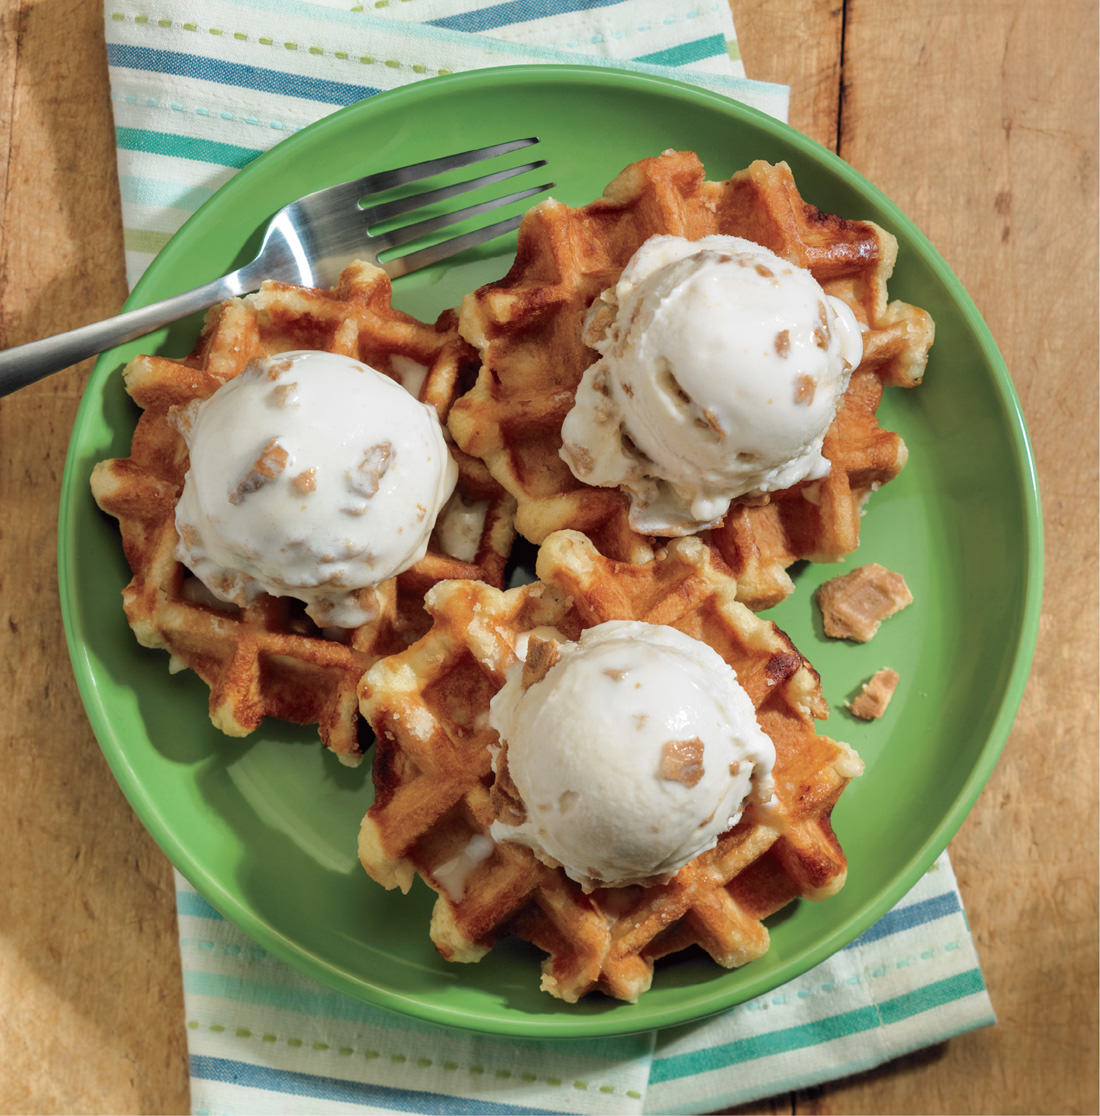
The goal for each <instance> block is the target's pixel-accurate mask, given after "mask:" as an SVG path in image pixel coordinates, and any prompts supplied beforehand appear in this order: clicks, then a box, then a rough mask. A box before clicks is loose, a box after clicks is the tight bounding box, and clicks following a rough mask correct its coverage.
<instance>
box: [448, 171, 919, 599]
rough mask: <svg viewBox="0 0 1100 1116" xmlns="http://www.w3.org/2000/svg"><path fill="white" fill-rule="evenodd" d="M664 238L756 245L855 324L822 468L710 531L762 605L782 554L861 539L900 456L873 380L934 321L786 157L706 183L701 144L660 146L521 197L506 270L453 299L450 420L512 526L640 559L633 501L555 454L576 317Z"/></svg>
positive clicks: (573, 362)
mask: <svg viewBox="0 0 1100 1116" xmlns="http://www.w3.org/2000/svg"><path fill="white" fill-rule="evenodd" d="M658 233H669V234H674V235H679V236H684V237H687V238H688V239H692V240H695V239H698V238H700V237H702V236H706V235H708V234H714V233H723V234H729V235H734V236H741V237H745V238H746V239H749V240H753V241H755V242H757V243H759V244H763V245H764V246H765V247H767V248H770V249H771V250H772V251H774V252H775V253H777V254H778V255H780V256H782V257H784V258H786V259H789V260H791V261H792V262H793V263H795V264H798V265H800V266H803V267H807V268H808V269H809V270H810V271H811V273H812V274H813V275H814V277H815V278H816V279H817V280H818V282H819V283H821V285H822V286H823V288H824V289H825V291H826V292H827V293H829V294H832V295H836V296H838V297H840V298H842V299H844V301H845V302H847V303H848V304H849V305H850V306H851V307H852V309H853V311H854V312H855V315H856V317H857V319H858V320H859V322H860V323H861V325H862V326H864V327H865V332H864V338H863V339H864V356H863V360H862V362H861V364H860V365H859V367H858V368H857V369H856V370H855V372H854V374H853V376H852V378H851V382H850V386H849V388H848V391H847V394H846V396H845V398H844V400H843V403H842V406H841V407H840V409H839V413H838V415H837V417H836V420H835V422H834V423H833V425H832V428H831V429H830V431H829V433H828V436H827V437H826V440H825V444H824V447H823V452H824V455H825V456H826V457H827V458H828V459H829V460H830V462H831V463H832V468H831V471H830V473H829V476H828V477H827V478H826V479H824V480H822V481H819V482H815V483H813V484H806V483H803V484H800V485H796V486H794V487H793V488H791V489H788V490H785V491H783V492H779V493H774V494H772V496H771V498H770V499H757V500H746V501H742V502H741V503H738V504H735V505H734V507H733V508H732V509H731V511H730V512H729V514H728V515H727V516H726V519H725V522H724V523H723V524H722V525H721V527H719V528H717V529H715V530H714V531H713V532H711V534H710V536H709V538H710V541H711V542H712V543H713V545H714V546H715V547H716V548H717V549H718V551H719V552H720V553H721V555H722V557H723V558H724V559H725V561H726V563H727V564H728V565H729V566H730V568H731V569H732V570H733V572H734V573H735V574H736V576H737V579H738V587H739V588H738V593H739V596H740V599H741V600H742V601H744V602H745V603H747V604H748V605H749V606H750V607H752V608H754V609H761V608H765V607H768V606H770V605H772V604H775V603H777V602H778V601H779V600H782V599H783V598H784V597H785V596H786V595H787V594H788V593H789V592H790V591H791V589H792V588H793V586H792V583H791V581H790V578H789V576H788V575H787V572H786V570H787V568H788V567H789V566H790V565H791V564H792V563H793V562H795V561H796V560H798V559H802V558H806V559H812V560H817V561H835V560H837V559H839V558H841V557H843V556H844V555H846V554H849V553H851V552H852V551H853V550H854V549H855V548H856V546H857V545H858V542H859V517H860V511H861V508H862V505H863V503H864V501H865V500H866V498H867V496H868V495H869V493H870V492H871V491H873V490H874V489H875V488H877V487H878V486H880V485H881V484H883V483H885V482H886V481H889V480H890V479H892V478H893V477H894V476H896V475H897V473H898V472H899V471H900V469H901V467H902V466H903V464H904V463H905V458H906V449H905V445H904V443H903V442H902V440H901V438H900V437H899V436H898V435H897V434H894V433H891V432H889V431H886V430H883V429H882V428H881V427H880V426H879V424H878V421H877V419H876V410H877V408H878V405H879V401H880V399H881V396H882V390H883V387H884V385H897V386H902V387H911V386H913V385H915V384H917V383H919V382H920V379H921V376H922V375H923V372H924V367H925V363H926V360H927V353H928V348H929V346H930V344H931V342H932V334H933V325H932V321H931V319H930V318H929V316H928V314H927V313H925V312H924V311H923V310H920V309H918V308H916V307H913V306H909V305H907V304H905V303H902V302H897V301H895V302H889V301H887V293H886V282H887V279H888V278H889V276H890V274H891V272H892V270H893V266H894V260H895V256H896V253H897V242H896V241H895V239H894V237H892V236H891V235H890V234H889V233H887V232H885V231H884V230H883V229H881V228H879V227H878V226H876V225H874V224H871V223H870V222H866V221H850V220H845V219H842V218H840V217H837V216H832V215H829V214H825V213H821V212H820V211H819V210H817V209H816V208H814V207H813V206H812V205H809V204H808V203H806V202H804V201H803V200H802V198H801V196H800V195H799V193H798V190H797V188H796V187H795V184H794V180H793V178H792V176H791V171H790V169H789V168H788V167H787V165H786V164H785V163H779V164H777V165H770V164H767V163H764V162H755V163H753V164H752V165H751V166H749V167H748V168H747V169H746V170H743V171H740V172H739V173H737V174H735V175H734V176H733V177H732V178H730V179H729V180H728V181H724V182H711V181H707V180H706V179H705V178H704V172H703V167H702V164H701V163H700V162H699V159H698V157H697V156H695V155H694V154H691V153H685V152H671V151H670V152H665V153H664V154H662V155H660V156H657V157H654V158H650V159H644V160H642V161H640V162H638V163H634V164H632V165H631V166H629V167H627V168H626V169H625V170H624V171H623V172H622V173H621V174H620V175H619V176H618V177H617V178H616V179H615V180H614V181H613V182H612V183H611V184H610V185H609V186H608V187H607V189H606V190H605V191H604V194H603V196H602V197H601V198H599V199H598V200H597V201H595V202H592V203H591V204H589V205H584V206H581V207H579V208H570V207H568V206H566V205H563V204H562V203H560V202H558V201H555V200H553V199H550V200H547V201H544V202H542V203H541V204H539V205H537V206H536V207H534V208H533V209H532V210H530V211H529V212H528V213H527V215H526V216H525V218H524V222H523V224H522V226H521V227H520V232H519V246H518V252H517V255H516V258H515V262H514V264H513V266H512V268H511V270H510V271H509V272H508V274H507V275H506V276H505V277H504V278H503V279H501V280H500V281H499V282H496V283H492V284H489V285H488V286H485V287H482V288H480V289H479V290H477V291H474V292H472V293H471V294H469V295H468V296H467V297H466V299H465V300H464V302H463V305H462V309H461V316H460V324H459V328H460V330H461V332H462V334H463V336H465V337H466V338H467V339H468V340H469V341H470V342H471V343H472V344H474V345H475V346H476V347H477V348H478V350H479V352H480V354H481V360H482V367H481V371H480V374H479V376H478V379H477V383H476V384H475V385H474V387H473V388H472V389H471V390H470V391H469V392H468V393H467V394H466V395H464V396H463V397H462V398H461V399H459V400H458V401H457V402H456V404H455V406H454V407H453V408H452V410H451V413H450V419H449V424H450V429H451V431H452V433H453V435H454V438H455V441H456V442H457V444H458V445H459V446H460V447H461V448H462V449H463V450H464V451H466V452H467V453H469V454H472V455H474V456H476V457H478V458H480V459H482V460H483V461H485V463H486V464H487V466H488V468H489V470H490V472H491V473H492V474H493V476H494V477H496V478H497V480H499V481H500V483H501V484H502V485H503V486H504V487H505V488H506V489H507V490H508V491H509V492H511V493H512V494H513V495H514V496H515V497H516V500H517V502H518V511H517V518H516V526H517V529H518V530H519V532H520V533H521V534H522V535H524V536H525V537H526V538H528V539H530V540H531V541H532V542H535V543H539V542H541V541H542V540H543V539H544V538H546V536H547V535H549V534H550V532H551V531H554V530H558V529H561V528H571V529H574V530H579V531H583V532H584V533H585V534H587V535H588V536H589V537H590V538H592V539H593V541H594V542H596V544H597V546H598V547H599V549H600V550H601V551H602V552H603V553H605V554H607V555H608V556H609V557H613V558H618V559H621V560H624V561H633V562H639V561H645V560H647V559H648V558H649V557H651V556H652V553H653V548H654V546H655V542H654V540H653V539H652V538H648V537H645V536H642V535H639V534H638V533H637V532H635V531H633V530H632V529H631V528H630V526H629V523H628V522H627V500H626V497H625V496H624V495H623V494H622V493H621V492H620V491H619V490H618V489H610V488H595V487H591V486H586V485H584V484H582V483H581V482H579V481H578V480H577V479H576V478H575V477H574V476H573V474H572V473H571V472H570V470H569V468H568V466H567V465H566V464H565V463H564V462H563V461H562V460H561V458H560V457H559V450H560V448H561V424H562V420H563V419H564V417H565V415H566V413H567V412H568V411H569V409H570V408H571V407H572V404H573V398H574V394H575V391H576V388H577V385H578V383H579V381H580V378H581V375H582V374H583V372H584V370H585V368H587V367H588V365H589V364H591V363H592V362H593V361H594V360H595V359H596V358H597V355H598V354H596V353H594V352H593V351H592V350H590V349H589V348H587V347H586V346H585V344H584V342H583V340H582V338H581V330H582V324H583V321H584V317H585V313H586V311H587V309H588V307H589V305H590V304H591V303H592V301H593V300H594V299H595V298H596V296H597V295H598V294H599V293H600V292H601V291H603V290H604V289H605V288H607V287H609V286H611V285H613V284H614V283H615V282H616V281H617V280H618V278H619V275H620V273H621V272H622V269H623V267H624V266H625V264H626V263H627V261H628V260H629V259H630V257H631V256H632V255H633V253H634V252H635V251H636V249H637V248H638V247H639V246H640V245H641V244H642V243H643V242H644V241H645V240H647V239H648V238H649V237H650V236H653V235H655V234H658Z"/></svg>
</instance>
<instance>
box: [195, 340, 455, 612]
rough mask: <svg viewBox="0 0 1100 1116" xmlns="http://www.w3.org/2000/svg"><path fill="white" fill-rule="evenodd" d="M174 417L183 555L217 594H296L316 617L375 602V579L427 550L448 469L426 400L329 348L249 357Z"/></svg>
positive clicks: (449, 479)
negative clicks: (183, 458)
mask: <svg viewBox="0 0 1100 1116" xmlns="http://www.w3.org/2000/svg"><path fill="white" fill-rule="evenodd" d="M175 421H176V425H177V427H178V428H179V429H180V431H181V433H182V434H183V436H184V438H185V440H186V442H187V447H188V450H189V453H190V467H189V469H188V472H187V476H186V479H185V482H184V487H183V492H182V494H181V496H180V499H179V502H178V504H177V507H176V531H177V533H178V535H179V545H178V549H177V557H178V558H179V560H180V561H181V562H182V563H183V564H184V565H186V566H187V567H188V568H189V569H190V570H191V571H192V572H193V573H194V574H195V575H196V576H197V577H198V578H199V579H200V580H201V581H202V582H203V583H204V584H205V585H206V586H207V588H208V589H210V591H211V592H212V593H213V594H214V595H215V596H216V597H218V598H220V599H221V600H224V601H229V602H232V603H234V604H238V605H245V604H247V603H249V602H250V601H251V600H253V599H254V598H255V597H256V596H257V595H258V594H259V593H270V594H271V595H273V596H288V597H295V598H297V599H299V600H301V601H304V602H305V604H306V606H307V608H306V612H307V613H308V615H309V616H310V617H311V618H312V619H313V620H314V621H315V622H316V623H317V624H318V625H321V626H323V627H327V626H333V627H343V628H348V627H357V626H358V625H360V624H363V623H366V622H367V621H368V620H370V619H372V618H373V617H374V615H376V613H377V607H378V603H377V599H376V596H375V594H374V592H373V590H374V588H375V587H376V586H378V585H379V584H380V583H382V582H383V581H386V580H387V579H388V578H391V577H393V576H395V575H396V574H398V573H400V572H401V571H402V570H405V569H408V567H409V566H411V565H413V563H415V562H417V561H419V559H420V558H422V557H423V556H424V553H425V551H426V550H427V546H428V538H429V536H430V534H431V531H432V526H433V524H434V523H435V519H436V516H437V515H438V513H439V509H440V508H441V507H442V506H443V504H444V502H445V501H446V500H447V498H448V496H450V494H451V492H452V490H453V489H454V486H455V482H456V480H457V477H458V468H457V466H456V465H455V463H454V460H453V459H452V458H451V456H450V453H449V452H448V450H447V445H446V443H445V441H444V438H443V431H442V428H441V426H440V423H439V418H438V416H437V414H436V412H435V410H434V408H432V407H431V406H429V405H427V404H425V403H420V402H418V401H417V400H416V399H415V398H414V397H413V396H412V395H410V394H409V393H408V392H407V391H406V390H405V389H404V388H403V387H401V385H400V384H398V383H396V382H395V381H393V380H391V379H390V378H389V377H388V376H385V375H383V374H382V373H381V372H378V371H376V370H375V369H373V368H370V367H368V366H367V365H365V364H362V363H360V362H359V361H357V360H354V359H352V358H351V357H346V356H339V355H337V354H334V353H326V352H313V351H297V352H289V353H281V354H279V355H278V356H274V357H269V358H267V359H263V360H255V361H252V362H250V363H249V364H248V366H247V367H246V368H245V369H244V371H243V372H241V374H240V375H239V376H236V377H235V378H234V379H232V380H228V381H227V382H226V383H225V384H223V385H222V386H221V387H220V388H218V390H217V391H216V392H215V393H214V394H213V395H212V396H210V397H209V398H208V399H205V400H201V401H199V400H196V401H194V402H192V403H190V404H188V405H187V406H186V407H185V408H182V409H180V410H179V411H177V412H176V414H175Z"/></svg>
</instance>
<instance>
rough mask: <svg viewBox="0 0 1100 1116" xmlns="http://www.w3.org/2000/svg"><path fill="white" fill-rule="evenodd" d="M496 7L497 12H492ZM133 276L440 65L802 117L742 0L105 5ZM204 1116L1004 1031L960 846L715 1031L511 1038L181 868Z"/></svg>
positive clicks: (729, 1088)
mask: <svg viewBox="0 0 1100 1116" xmlns="http://www.w3.org/2000/svg"><path fill="white" fill-rule="evenodd" d="M479 2H480V3H481V6H476V5H477V4H478V3H479ZM105 4H106V6H105V12H104V14H105V22H106V32H107V51H108V62H109V67H110V82H111V96H112V103H113V110H114V114H115V123H116V132H117V147H118V169H119V182H120V189H121V193H122V203H123V220H124V225H125V246H126V265H127V274H128V279H129V281H130V284H131V285H133V284H134V283H135V282H136V281H137V279H138V278H139V277H140V275H141V274H142V272H143V271H144V270H145V268H146V267H147V266H148V264H149V263H150V262H151V260H152V259H153V257H154V256H155V255H156V253H157V252H158V251H159V250H160V248H161V247H163V245H164V244H165V243H166V242H167V240H168V238H169V237H170V236H171V235H172V234H173V233H174V232H175V231H176V229H178V228H179V226H180V225H181V224H182V223H183V222H184V220H185V219H186V218H187V217H188V216H190V214H191V213H192V212H193V211H194V210H195V209H196V208H197V207H198V206H199V205H201V204H202V202H204V201H205V200H206V199H207V198H209V197H210V196H211V195H212V194H213V193H214V192H215V191H216V190H217V189H218V188H219V187H220V186H222V185H223V184H224V183H225V182H226V181H228V179H229V178H230V177H232V175H233V174H234V173H235V172H236V171H237V170H238V169H240V168H241V167H242V166H244V165H246V164H247V163H248V162H250V161H251V160H252V159H254V158H255V157H256V156H257V155H259V154H260V153H261V152H263V151H265V150H267V149H268V148H270V147H271V146H272V145H274V144H275V143H277V142H278V141H279V140H280V139H282V138H284V137H285V136H287V135H290V134H292V133H293V132H295V131H297V130H299V129H301V128H303V127H305V126H307V125H308V124H311V123H312V122H313V121H315V120H317V119H319V118H320V117H322V116H324V115H326V114H327V113H329V112H331V111H333V110H334V109H335V108H337V107H341V106H343V105H346V104H350V103H352V102H354V101H357V100H360V99H361V98H363V97H368V96H370V95H372V94H374V93H377V92H379V91H381V90H384V89H390V88H393V87H395V86H398V85H403V84H406V83H408V82H412V81H418V80H420V79H421V78H423V77H427V76H431V75H434V74H439V73H446V72H453V71H460V70H469V69H477V68H484V67H487V66H502V65H515V64H524V63H539V62H567V63H568V62H581V63H588V64H592V63H593V62H599V63H600V64H601V65H605V66H611V67H619V68H625V69H630V70H636V71H640V72H648V73H658V74H664V75H668V76H674V77H678V78H680V79H681V80H684V81H689V82H692V83H694V84H697V85H701V86H704V87H706V88H709V89H712V90H715V91H718V92H720V93H723V94H725V95H727V96H730V97H733V98H735V99H737V100H739V101H742V102H744V103H748V104H750V105H752V106H753V107H755V108H759V109H761V110H762V111H764V112H768V113H770V114H772V115H773V116H776V117H779V118H781V119H785V118H786V111H787V90H786V88H785V87H783V86H777V85H771V84H767V83H762V82H754V81H749V80H747V79H746V77H745V73H744V68H743V66H742V65H741V62H740V57H739V54H738V51H737V39H736V34H735V31H734V26H733V21H732V18H731V15H730V9H729V6H728V3H727V0H698V2H696V3H691V2H689V3H687V4H684V5H670V4H668V3H667V0H501V2H496V3H493V2H488V3H485V2H484V0H366V2H364V3H361V4H350V3H347V2H341V0H312V2H308V3H307V2H304V0H303V2H297V0H105ZM176 883H177V907H178V913H179V935H180V950H181V957H182V964H183V980H184V997H185V1006H186V1019H187V1031H188V1045H189V1051H190V1066H191V1092H192V1109H193V1111H194V1112H195V1113H199V1114H203V1113H299V1112H307V1111H308V1112H311V1113H341V1112H353V1111H354V1112H364V1111H369V1112H386V1113H389V1112H418V1113H429V1112H479V1113H494V1112H526V1113H533V1112H543V1111H545V1112H578V1113H605V1112H606V1113H619V1114H623V1113H673V1112H700V1111H706V1110H708V1109H709V1110H713V1109H716V1108H721V1107H726V1106H729V1105H734V1104H739V1103H743V1102H745V1101H749V1100H753V1099H757V1098H760V1097H764V1096H769V1095H772V1094H776V1093H780V1092H785V1091H788V1090H791V1089H796V1088H801V1087H804V1086H808V1085H811V1084H816V1083H821V1082H824V1081H828V1080H832V1079H835V1078H838V1077H842V1076H846V1075H848V1074H851V1073H854V1072H858V1071H861V1070H865V1069H868V1068H870V1067H872V1066H875V1065H879V1064H881V1063H882V1062H885V1061H888V1060H889V1059H891V1058H895V1057H897V1056H899V1055H901V1054H903V1053H906V1052H907V1051H911V1050H914V1049H918V1048H920V1047H922V1046H927V1045H930V1044H932V1043H935V1042H940V1041H942V1040H944V1039H946V1038H949V1037H950V1036H952V1035H955V1034H959V1033H962V1032H964V1031H967V1030H970V1029H973V1028H975V1027H980V1026H984V1025H987V1024H990V1023H993V1022H994V1016H993V1011H992V1007H991V1005H990V1002H989V997H988V995H987V993H986V989H985V984H984V982H983V980H982V975H981V971H980V968H979V965H978V959H977V956H976V953H975V950H974V945H973V942H972V940H971V937H970V933H969V929H968V927H967V923H966V916H965V914H964V912H963V909H962V905H961V902H960V898H959V892H958V887H957V885H956V883H955V878H954V875H953V874H952V871H951V867H950V863H949V861H948V858H947V855H946V854H944V855H943V856H941V857H940V859H939V860H938V861H937V862H936V863H935V864H934V865H933V867H932V868H931V869H930V870H929V872H928V873H927V874H926V875H925V877H924V878H923V879H922V880H921V881H920V882H919V883H918V884H917V885H916V887H914V889H913V890H912V892H911V893H910V894H909V895H908V896H907V897H906V898H905V899H904V900H903V901H902V902H901V903H900V904H899V905H898V906H897V907H896V908H895V909H894V910H893V911H891V912H890V913H889V914H888V915H886V916H885V917H884V918H883V919H882V920H881V921H880V922H878V923H876V924H875V925H874V926H872V927H871V928H870V929H869V930H867V931H866V932H865V933H864V934H863V935H862V936H861V937H860V938H859V939H858V940H857V941H855V942H853V943H851V944H850V945H849V946H848V947H846V948H845V949H843V950H841V951H839V952H838V953H837V954H835V955H834V956H833V957H832V958H830V959H829V960H828V961H826V962H824V963H823V964H821V965H819V966H818V967H817V968H815V969H813V970H812V971H810V972H809V973H806V974H805V975H803V976H802V977H800V978H798V979H797V980H794V981H792V982H790V983H789V984H787V985H784V986H783V987H782V988H779V989H777V990H775V991H774V992H772V993H769V994H768V995H766V996H762V997H760V998H759V999H757V1000H753V1001H751V1002H749V1003H746V1004H742V1005H740V1006H739V1007H736V1008H734V1009H731V1010H730V1011H728V1012H726V1013H724V1014H722V1015H720V1016H718V1017H715V1018H711V1019H708V1020H706V1021H704V1022H702V1023H698V1024H694V1025H690V1026H681V1027H676V1028H672V1029H669V1030H667V1031H661V1032H659V1033H645V1034H638V1035H631V1036H626V1037H618V1038H605V1039H585V1040H584V1041H583V1042H581V1041H567V1040H527V1039H507V1040H501V1039H497V1038H494V1037H492V1036H485V1035H479V1034H472V1033H467V1032H462V1031H458V1030H452V1029H449V1028H443V1027H438V1026H435V1025H432V1024H428V1023H421V1022H419V1021H416V1020H412V1019H409V1018H406V1017H403V1016H399V1015H396V1014H392V1013H389V1012H386V1011H383V1010H381V1009H377V1008H373V1007H370V1006H368V1005H365V1004H362V1003H359V1002H358V1001H355V1000H352V999H349V998H347V997H344V996H342V995H339V994H337V993H334V992H331V991H329V990H327V989H326V988H323V987H322V986H320V985H318V984H316V983H314V982H313V981H311V980H310V979H308V978H306V977H304V976H302V975H301V974H299V973H298V972H297V971H296V970H294V969H292V968H290V967H288V966H287V965H285V964H284V963H282V962H281V961H279V960H278V959H276V958H274V957H272V956H271V955H269V954H268V953H267V952H266V951H265V950H264V949H262V948H261V947H260V946H259V945H257V944H256V943H255V942H254V941H252V940H251V939H249V938H248V937H247V936H245V935H244V934H243V933H242V932H241V931H240V930H238V929H237V928H236V927H235V926H234V925H232V924H231V923H229V922H227V921H226V920H224V919H223V918H221V916H220V915H218V913H217V912H216V911H215V910H214V908H213V907H211V906H210V905H209V904H208V903H207V902H206V901H205V900H204V899H203V898H202V897H201V896H200V895H199V894H198V893H197V892H196V891H195V890H194V889H193V888H192V887H191V886H190V885H189V884H188V883H187V882H186V881H185V880H184V879H183V877H182V876H180V875H178V874H177V876H176Z"/></svg>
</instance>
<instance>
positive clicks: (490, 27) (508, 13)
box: [427, 0, 624, 31]
mask: <svg viewBox="0 0 1100 1116" xmlns="http://www.w3.org/2000/svg"><path fill="white" fill-rule="evenodd" d="M622 3H624V0H508V2H507V3H504V4H491V5H489V7H487V8H475V9H474V10H473V11H472V12H457V13H455V14H454V15H450V16H443V17H441V18H440V19H430V20H428V21H427V22H428V23H430V24H431V25H432V26H433V27H446V28H449V29H450V30H451V31H496V30H498V29H499V28H501V27H504V26H506V25H509V24H514V23H526V22H528V21H530V20H532V19H546V18H547V17H549V16H560V15H564V14H566V13H567V12H582V11H583V12H587V11H592V10H593V9H595V8H609V7H612V6H613V5H616V4H622Z"/></svg>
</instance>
